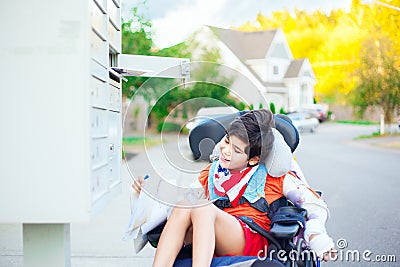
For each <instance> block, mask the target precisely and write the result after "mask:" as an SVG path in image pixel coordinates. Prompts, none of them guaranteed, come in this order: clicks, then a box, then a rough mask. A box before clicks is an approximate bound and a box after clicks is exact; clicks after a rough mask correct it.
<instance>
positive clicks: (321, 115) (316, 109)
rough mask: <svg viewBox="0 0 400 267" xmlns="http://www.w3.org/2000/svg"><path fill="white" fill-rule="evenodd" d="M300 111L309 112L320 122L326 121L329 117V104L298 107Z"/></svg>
mask: <svg viewBox="0 0 400 267" xmlns="http://www.w3.org/2000/svg"><path fill="white" fill-rule="evenodd" d="M298 112H304V113H308V114H310V115H311V116H313V117H315V118H317V119H318V120H319V122H324V121H326V120H327V119H328V105H325V104H312V105H306V106H302V107H300V108H299V109H298Z"/></svg>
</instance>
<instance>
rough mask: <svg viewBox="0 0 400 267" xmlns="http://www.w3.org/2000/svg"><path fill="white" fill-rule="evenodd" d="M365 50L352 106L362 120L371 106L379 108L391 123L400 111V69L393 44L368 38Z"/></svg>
mask: <svg viewBox="0 0 400 267" xmlns="http://www.w3.org/2000/svg"><path fill="white" fill-rule="evenodd" d="M362 47H363V49H362V50H361V59H362V60H361V64H360V68H359V69H358V72H357V74H358V77H359V82H358V84H357V86H356V89H355V90H354V92H353V105H354V106H355V108H356V111H357V113H358V115H359V116H363V114H364V112H365V110H366V109H367V108H368V107H370V106H375V107H380V108H382V110H383V113H384V117H385V121H386V122H387V123H390V122H392V120H393V113H394V111H395V110H398V109H399V108H400V68H399V64H398V62H396V57H395V56H394V55H393V53H394V51H395V49H394V48H393V43H392V42H391V40H390V39H389V38H388V37H386V36H384V35H380V37H379V38H372V37H369V38H366V39H365V40H364V42H363V46H362Z"/></svg>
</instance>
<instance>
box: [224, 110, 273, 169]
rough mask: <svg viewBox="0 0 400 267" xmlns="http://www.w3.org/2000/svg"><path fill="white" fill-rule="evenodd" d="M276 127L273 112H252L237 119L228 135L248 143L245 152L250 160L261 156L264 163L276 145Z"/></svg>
mask: <svg viewBox="0 0 400 267" xmlns="http://www.w3.org/2000/svg"><path fill="white" fill-rule="evenodd" d="M274 127H275V123H274V119H273V115H272V113H271V111H269V110H266V109H260V110H252V111H250V112H248V113H245V114H244V115H242V116H240V117H238V118H236V119H235V120H234V121H233V122H232V123H231V125H230V126H229V128H228V131H227V135H228V137H229V136H231V135H234V136H236V137H238V138H239V139H240V140H242V141H243V142H245V143H247V146H246V149H245V152H246V154H247V155H248V159H251V158H252V157H255V156H260V162H264V161H265V158H266V157H267V155H268V154H269V152H270V151H271V149H272V146H273V143H274V135H273V132H272V128H274Z"/></svg>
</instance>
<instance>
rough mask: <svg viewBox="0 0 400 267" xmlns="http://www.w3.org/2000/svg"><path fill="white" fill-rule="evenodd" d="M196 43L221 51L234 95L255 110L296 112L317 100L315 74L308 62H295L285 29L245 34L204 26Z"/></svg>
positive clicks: (225, 73) (306, 60)
mask: <svg viewBox="0 0 400 267" xmlns="http://www.w3.org/2000/svg"><path fill="white" fill-rule="evenodd" d="M195 38H196V41H197V42H199V43H201V44H203V45H205V46H206V47H212V48H218V49H219V51H220V54H221V63H222V64H223V65H224V66H225V68H224V70H223V72H224V75H228V76H230V77H231V78H233V79H234V82H233V84H232V86H231V90H232V93H233V94H234V95H236V96H237V97H239V98H240V99H241V100H242V101H243V100H244V101H243V102H245V103H247V104H248V105H253V106H254V107H255V108H258V107H260V105H262V106H264V107H268V106H269V104H270V103H271V102H272V103H274V105H275V107H276V110H277V111H279V110H280V109H281V108H283V109H284V110H285V111H287V112H291V111H295V110H296V109H298V108H299V107H300V106H302V105H308V104H312V103H313V101H314V85H315V83H316V79H315V75H314V72H313V70H312V67H311V64H310V62H309V60H308V59H306V58H304V59H294V58H293V55H292V52H291V50H290V48H289V45H288V43H287V41H286V39H285V36H284V34H283V32H282V30H280V29H277V30H269V31H256V32H243V31H238V30H231V29H222V28H217V27H211V26H204V27H203V28H202V29H201V30H200V31H199V32H198V33H197V34H196V37H195Z"/></svg>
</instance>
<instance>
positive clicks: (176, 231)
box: [153, 204, 245, 267]
mask: <svg viewBox="0 0 400 267" xmlns="http://www.w3.org/2000/svg"><path fill="white" fill-rule="evenodd" d="M190 226H192V227H193V239H192V240H193V266H194V267H197V266H202V267H203V266H210V264H211V260H212V257H213V254H214V251H215V253H216V254H217V255H226V254H230V255H242V253H243V249H244V245H245V238H244V233H243V229H242V226H241V225H240V223H239V222H238V221H237V219H236V218H235V217H233V216H231V215H229V214H228V213H226V212H224V211H221V210H220V209H218V208H217V207H215V206H214V205H213V204H208V205H205V206H202V207H195V208H192V209H185V208H174V209H173V211H172V213H171V216H170V217H169V219H168V221H167V224H166V225H165V227H164V230H163V232H162V234H161V237H160V241H159V243H158V247H157V250H156V255H155V258H154V262H153V267H158V266H162V267H166V266H172V265H173V263H174V261H175V259H176V256H177V255H178V253H179V251H180V249H181V248H182V245H183V241H184V239H185V235H186V234H190V233H187V230H188V229H189V228H190ZM186 238H188V239H190V237H188V236H186Z"/></svg>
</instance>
